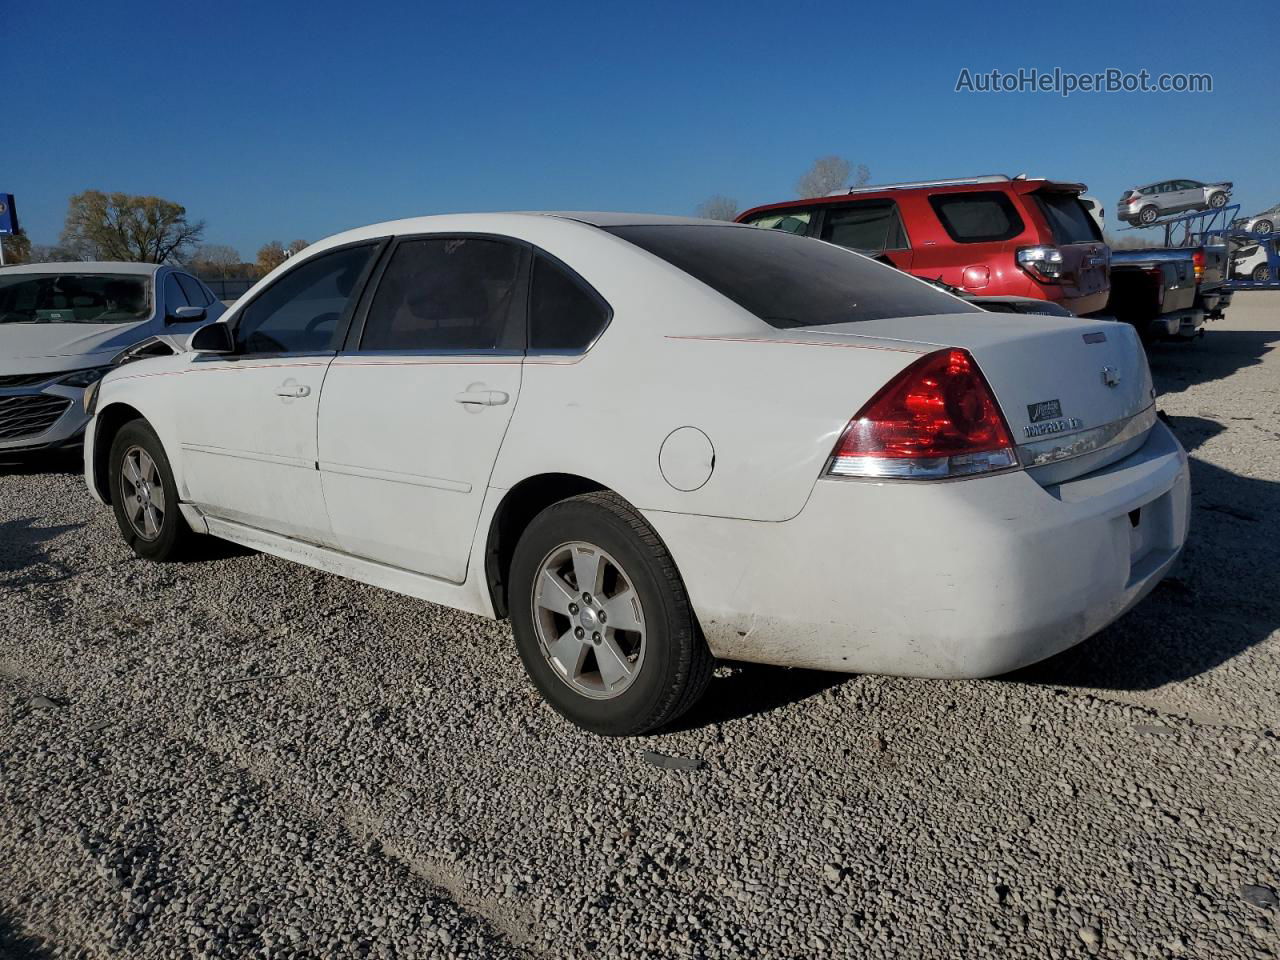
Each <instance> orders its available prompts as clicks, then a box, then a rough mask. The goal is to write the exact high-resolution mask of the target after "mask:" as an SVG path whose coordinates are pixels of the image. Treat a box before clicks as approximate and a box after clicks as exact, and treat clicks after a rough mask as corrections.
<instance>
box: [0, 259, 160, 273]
mask: <svg viewBox="0 0 1280 960" xmlns="http://www.w3.org/2000/svg"><path fill="white" fill-rule="evenodd" d="M164 266H167V264H163V263H129V262H127V261H123V260H121V261H113V260H68V261H60V262H58V263H12V264H6V265H5V266H3V267H0V272H3V273H115V274H120V273H136V274H138V275H139V276H150V275H152V274H154V273H156V272H157V271H158V270H159V269H160V268H161V267H164Z"/></svg>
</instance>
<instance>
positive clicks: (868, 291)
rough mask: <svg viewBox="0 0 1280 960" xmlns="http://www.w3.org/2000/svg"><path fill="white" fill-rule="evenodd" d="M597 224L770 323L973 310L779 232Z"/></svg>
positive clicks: (900, 276) (853, 257)
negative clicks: (605, 226)
mask: <svg viewBox="0 0 1280 960" xmlns="http://www.w3.org/2000/svg"><path fill="white" fill-rule="evenodd" d="M605 229H607V230H608V232H609V233H612V234H614V235H615V236H618V237H621V238H622V239H623V240H626V241H628V242H629V243H633V244H635V245H636V246H637V247H640V248H641V249H642V250H647V251H648V252H649V253H652V254H653V255H654V256H656V257H661V258H662V259H663V260H665V261H667V262H668V263H670V264H671V265H672V266H674V267H677V268H679V269H680V270H683V271H684V272H685V273H687V274H689V275H690V276H692V277H694V278H696V279H698V280H701V281H702V282H703V283H705V284H706V285H707V286H709V287H711V289H713V290H715V291H716V292H718V293H720V294H722V295H724V296H726V297H728V298H729V299H730V300H732V301H733V302H734V303H736V304H738V306H740V307H742V308H743V309H745V310H749V311H751V312H752V313H754V314H755V315H756V316H757V317H759V318H760V319H761V320H763V321H764V322H765V323H768V324H769V325H771V326H774V327H781V328H787V327H817V326H824V325H827V324H832V323H849V322H850V321H855V320H882V319H884V318H886V317H916V316H921V315H925V314H938V313H980V312H981V311H980V310H978V308H977V307H973V306H970V305H969V304H967V303H965V302H964V301H962V300H957V299H956V298H955V297H952V296H948V295H947V294H945V293H943V292H941V291H940V290H936V289H934V288H933V287H931V286H929V285H928V284H926V283H921V282H920V281H919V280H917V279H915V278H914V277H910V276H908V275H907V274H905V273H902V272H900V271H899V270H896V269H895V268H893V267H887V266H885V265H884V264H882V263H876V262H875V261H874V260H869V259H868V258H866V257H863V256H860V255H858V254H856V253H853V252H851V251H849V250H846V249H844V248H843V247H837V246H835V245H833V244H830V243H823V242H821V241H819V240H809V239H807V238H805V237H797V236H794V235H793V234H790V233H787V232H785V231H780V230H754V229H746V228H744V227H733V226H723V227H718V226H701V225H699V226H686V225H683V224H680V225H676V224H661V225H645V226H632V227H607V228H605Z"/></svg>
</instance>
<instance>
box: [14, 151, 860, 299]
mask: <svg viewBox="0 0 1280 960" xmlns="http://www.w3.org/2000/svg"><path fill="white" fill-rule="evenodd" d="M870 179H871V171H870V170H868V169H867V167H866V166H865V165H864V164H858V165H857V166H856V167H855V166H854V164H852V163H851V162H850V161H849V160H847V159H845V158H844V157H839V156H835V155H830V156H825V157H819V158H818V159H817V160H815V161H814V162H813V165H812V166H811V167H809V169H808V170H806V171H805V172H804V174H803V175H801V177H800V179H798V180H797V181H796V186H795V190H796V196H798V197H821V196H825V195H827V194H829V193H832V192H834V191H836V190H842V189H844V188H845V187H848V186H855V187H860V186H862V185H863V184H865V183H866V182H867V181H868V180H870ZM737 213H738V201H737V200H735V199H733V198H732V197H728V196H725V195H724V194H715V195H713V196H710V197H708V198H707V199H706V200H704V201H703V202H702V203H700V204H698V207H697V209H696V210H695V215H696V216H699V217H703V218H705V219H707V220H732V219H733V218H734V217H735V216H736V215H737ZM204 231H205V222H204V221H203V220H196V221H194V222H193V221H191V220H189V219H188V218H187V210H186V207H184V206H182V204H180V203H175V202H174V201H172V200H166V199H164V198H163V197H151V196H134V195H132V194H127V193H104V192H103V191H101V190H85V191H84V192H83V193H77V194H74V195H73V196H72V197H71V199H70V201H69V202H68V205H67V218H66V221H65V223H64V225H63V228H62V235H61V236H60V237H59V239H58V242H57V243H56V244H35V243H32V242H31V239H30V237H28V236H27V235H26V234H25V233H22V232H19V233H17V234H15V235H13V236H9V237H5V238H3V240H2V241H0V242H3V244H4V259H5V263H49V262H56V261H59V260H126V261H132V262H140V263H166V262H171V263H180V264H183V265H184V266H186V267H187V268H189V269H191V270H193V271H195V272H196V273H198V274H199V275H201V276H203V277H205V278H206V279H211V278H217V279H229V278H233V277H234V278H243V277H255V276H257V277H261V276H264V275H265V274H268V273H270V272H271V271H272V270H274V269H275V268H276V267H278V266H280V264H282V263H284V261H285V260H287V259H288V258H289V257H291V256H293V255H294V254H295V253H298V252H299V251H300V250H302V249H303V248H304V247H306V246H307V242H306V241H305V240H293V241H291V242H290V243H287V244H286V243H281V242H280V241H279V240H271V241H269V242H267V243H264V244H263V245H262V246H261V247H259V248H258V252H257V255H256V256H255V258H254V259H253V261H252V262H250V261H246V260H244V259H243V258H242V257H241V256H240V251H238V250H236V248H235V247H232V246H228V245H227V244H222V243H202V242H201V241H202V240H203V239H204Z"/></svg>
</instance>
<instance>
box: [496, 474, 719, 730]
mask: <svg viewBox="0 0 1280 960" xmlns="http://www.w3.org/2000/svg"><path fill="white" fill-rule="evenodd" d="M580 570H581V571H586V572H587V575H590V576H592V578H593V580H594V581H595V582H594V583H592V584H591V585H589V587H588V589H587V590H582V589H579V588H580V587H581V583H580V582H579V581H580V578H579V576H578V572H579V571H580ZM509 582H510V583H511V603H510V608H511V625H512V629H513V632H514V633H515V639H516V647H517V649H518V650H519V652H520V659H521V660H523V661H524V666H525V670H526V671H527V672H528V674H529V677H530V679H532V680H533V682H534V685H535V686H537V688H538V691H539V692H540V693H541V694H542V696H543V697H544V698H545V699H546V700H547V702H548V703H550V704H551V706H552V707H554V708H555V709H556V710H557V711H558V712H559V713H560V714H562V715H563V716H564V717H566V718H567V719H569V720H571V721H572V722H573V723H575V724H577V725H578V726H580V727H582V728H584V729H586V730H590V731H592V732H593V733H599V734H603V735H605V736H610V737H622V736H633V735H636V734H641V733H647V732H649V731H651V730H656V729H657V728H659V727H661V726H664V725H665V724H668V723H670V722H671V721H673V720H675V719H676V718H677V717H679V716H680V715H681V714H683V713H684V712H685V711H686V710H688V709H689V708H690V707H692V706H693V705H694V704H695V703H696V702H697V701H698V699H699V698H700V697H701V696H702V694H703V693H704V692H705V690H706V688H707V684H708V682H709V681H710V679H711V670H712V667H713V665H714V658H713V657H712V656H711V651H710V650H709V649H708V648H707V644H706V641H705V640H704V639H703V636H702V631H701V629H700V628H699V626H698V622H697V619H696V618H695V617H694V614H693V608H692V606H691V604H690V603H689V596H688V594H687V593H686V592H685V588H684V582H683V581H682V580H681V579H680V573H679V571H677V570H676V565H675V561H674V560H673V559H672V557H671V554H670V553H669V552H668V551H667V548H666V547H665V546H664V545H663V543H662V541H661V540H660V539H659V537H658V535H657V533H655V532H654V530H653V528H652V527H650V526H649V524H648V523H646V522H645V520H644V518H643V517H641V516H640V514H639V513H637V512H636V511H635V509H634V508H633V507H631V506H630V505H629V504H628V503H627V502H626V501H625V500H623V499H622V498H621V497H619V496H618V495H617V494H614V493H609V492H598V493H585V494H582V495H581V496H577V497H573V498H571V499H568V500H562V501H560V502H559V503H556V504H553V505H551V506H550V507H547V508H546V509H545V510H543V511H542V512H541V513H540V514H538V515H537V516H536V517H535V518H534V519H533V521H532V522H531V523H530V524H529V526H528V527H527V528H526V529H525V531H524V533H523V534H522V535H521V537H520V541H519V542H518V543H517V544H516V549H515V554H514V556H513V557H512V561H511V577H510V581H509ZM628 590H630V592H628ZM584 594H586V595H588V596H586V597H584ZM597 594H598V595H597ZM628 597H629V598H633V599H635V600H638V603H639V610H638V611H637V610H636V609H635V606H634V604H630V603H628V602H627V598H628ZM619 598H622V599H621V600H620V599H619ZM610 610H612V611H613V614H612V625H610V618H609V617H608V616H606V617H601V616H600V614H602V613H604V614H608V613H609V611H610ZM621 623H627V624H628V626H631V625H634V626H637V627H639V629H638V630H636V631H631V630H626V629H624V628H622V627H621V626H620V625H619V624H621ZM595 626H599V627H600V629H599V630H598V631H595V630H594V629H593V627H595ZM579 640H580V642H579ZM620 664H621V665H623V667H625V669H623V668H622V667H620V666H619V665H620ZM605 665H608V667H609V669H607V670H606V669H605ZM611 678H612V679H611Z"/></svg>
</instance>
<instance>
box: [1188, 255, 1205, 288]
mask: <svg viewBox="0 0 1280 960" xmlns="http://www.w3.org/2000/svg"><path fill="white" fill-rule="evenodd" d="M1191 264H1192V266H1194V267H1195V271H1196V283H1199V282H1200V278H1201V277H1203V276H1204V251H1203V250H1196V251H1194V252H1193V253H1192V254H1191Z"/></svg>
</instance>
